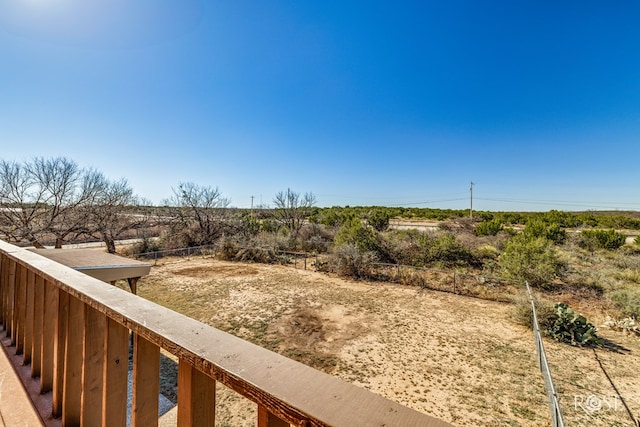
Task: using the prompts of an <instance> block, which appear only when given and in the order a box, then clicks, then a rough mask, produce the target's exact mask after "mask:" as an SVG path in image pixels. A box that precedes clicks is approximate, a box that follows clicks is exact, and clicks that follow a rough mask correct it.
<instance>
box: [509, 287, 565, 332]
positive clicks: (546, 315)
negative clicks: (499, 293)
mask: <svg viewBox="0 0 640 427" xmlns="http://www.w3.org/2000/svg"><path fill="white" fill-rule="evenodd" d="M534 304H535V305H536V316H537V318H538V325H539V326H540V330H541V331H546V330H547V329H548V328H549V327H551V325H553V323H554V322H555V320H556V310H555V308H554V306H553V303H552V302H550V301H548V300H545V299H540V298H535V300H534ZM511 317H512V319H513V320H514V321H515V322H516V323H519V324H521V325H523V326H527V327H529V328H533V312H532V311H531V302H530V301H529V298H528V297H526V296H524V295H521V296H519V297H517V298H516V300H515V306H514V309H513V311H512V314H511Z"/></svg>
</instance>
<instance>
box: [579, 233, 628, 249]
mask: <svg viewBox="0 0 640 427" xmlns="http://www.w3.org/2000/svg"><path fill="white" fill-rule="evenodd" d="M626 240H627V236H625V235H624V234H622V233H618V232H617V231H615V230H613V229H609V230H602V229H593V230H582V232H581V233H580V237H579V238H578V244H579V245H580V246H581V247H583V248H586V249H589V250H594V249H609V250H613V249H618V248H619V247H621V246H622V245H624V242H625V241H626Z"/></svg>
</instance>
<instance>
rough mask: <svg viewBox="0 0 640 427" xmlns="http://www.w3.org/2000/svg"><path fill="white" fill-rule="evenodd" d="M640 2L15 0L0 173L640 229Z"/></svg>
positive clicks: (6, 5)
mask: <svg viewBox="0 0 640 427" xmlns="http://www.w3.org/2000/svg"><path fill="white" fill-rule="evenodd" d="M639 138H640V2H637V1H620V2H613V3H607V2H602V1H598V2H596V1H560V2H557V1H540V0H537V1H511V0H505V1H477V0H469V1H460V0H446V1H427V0H422V1H404V2H402V1H375V0H374V1H347V0H341V1H331V0H323V1H293V0H290V1H280V0H270V1H258V0H253V1H245V0H229V1H214V0H206V1H205V0H202V1H197V0H136V1H130V0H92V1H90V2H89V1H85V0H0V158H3V159H5V160H18V161H22V160H28V159H30V158H32V157H34V156H45V157H51V156H65V157H68V158H71V159H73V160H75V161H76V162H78V163H79V164H80V165H82V166H93V167H95V168H97V169H99V170H101V171H103V172H104V173H105V174H106V175H107V176H109V177H111V178H114V179H117V178H120V177H125V178H127V179H128V181H129V183H130V184H131V185H132V187H133V188H134V189H135V191H136V192H137V193H138V194H140V195H141V196H144V197H146V198H148V199H150V200H151V201H153V202H154V203H159V202H161V201H162V200H163V199H165V198H167V197H169V196H170V195H171V188H172V187H176V186H177V184H178V183H179V182H187V181H192V182H195V183H198V184H201V185H210V186H217V187H219V188H220V190H221V191H222V193H223V194H224V195H225V196H227V197H229V198H231V200H232V204H233V205H234V206H238V207H248V206H249V205H250V203H251V198H250V197H251V196H252V195H253V196H255V197H256V199H255V203H259V202H260V200H262V202H263V203H265V204H268V203H270V202H271V201H272V199H273V196H274V195H275V193H277V192H278V191H281V190H286V189H287V187H290V188H292V189H294V190H296V191H299V192H306V191H309V192H313V193H314V194H315V195H316V196H317V199H318V204H319V205H320V206H331V205H352V206H353V205H405V206H418V207H441V208H466V207H468V205H469V182H470V181H471V180H473V181H474V182H475V186H474V208H476V209H483V210H538V211H544V210H549V209H564V210H583V209H635V210H640V155H639V154H640V143H639Z"/></svg>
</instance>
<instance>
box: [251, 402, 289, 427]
mask: <svg viewBox="0 0 640 427" xmlns="http://www.w3.org/2000/svg"><path fill="white" fill-rule="evenodd" d="M258 427H290V424H289V423H288V422H286V421H284V420H282V419H280V418H278V417H276V416H275V415H273V414H272V413H271V412H269V410H268V409H267V408H265V407H264V406H262V405H258Z"/></svg>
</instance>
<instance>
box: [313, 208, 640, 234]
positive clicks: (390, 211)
mask: <svg viewBox="0 0 640 427" xmlns="http://www.w3.org/2000/svg"><path fill="white" fill-rule="evenodd" d="M373 211H375V212H379V213H381V214H383V215H385V216H388V217H389V218H401V219H407V220H426V221H446V220H453V219H457V218H465V217H468V216H469V210H468V209H462V210H461V209H435V208H403V207H386V206H353V207H351V206H344V207H341V206H334V207H329V208H316V209H315V211H314V213H313V216H312V217H311V220H316V221H317V222H319V223H322V224H327V225H334V224H336V223H339V222H340V221H342V220H343V219H344V218H350V217H354V216H355V217H363V216H366V215H367V214H368V213H369V212H373ZM473 216H474V218H476V219H477V220H480V221H495V222H498V223H500V224H503V225H506V226H510V225H526V224H527V223H528V222H530V221H532V220H539V221H542V222H545V223H548V224H557V225H558V226H560V227H563V228H579V227H591V228H615V229H626V230H640V213H638V212H618V211H592V212H590V211H587V212H565V211H557V210H551V211H548V212H489V211H474V212H473Z"/></svg>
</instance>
